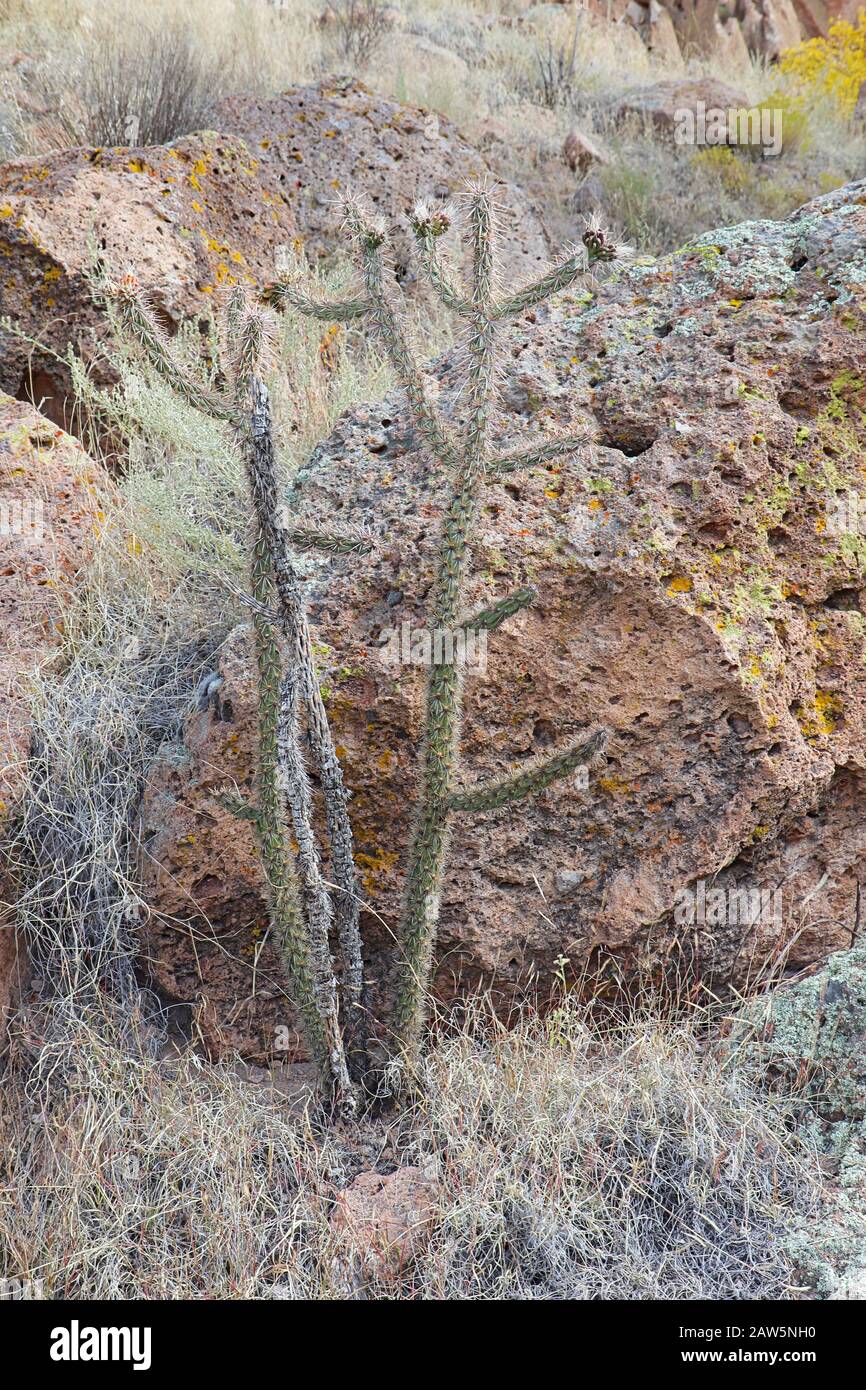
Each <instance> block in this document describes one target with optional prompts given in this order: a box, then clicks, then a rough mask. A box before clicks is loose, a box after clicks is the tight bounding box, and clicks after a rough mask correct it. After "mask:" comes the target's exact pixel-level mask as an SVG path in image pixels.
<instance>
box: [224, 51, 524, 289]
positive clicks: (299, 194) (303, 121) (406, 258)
mask: <svg viewBox="0 0 866 1390" xmlns="http://www.w3.org/2000/svg"><path fill="white" fill-rule="evenodd" d="M437 61H438V60H437ZM214 120H215V121H216V123H217V124H218V126H219V128H220V129H221V130H227V131H231V132H233V133H234V134H235V135H238V136H240V137H241V138H242V139H243V140H245V141H246V143H247V144H248V145H249V147H250V150H251V151H253V152H254V154H255V156H256V159H259V160H261V161H262V162H263V163H265V164H267V165H268V166H269V167H270V168H272V169H273V171H274V172H275V174H276V177H277V179H278V181H279V184H280V187H281V189H282V190H283V193H284V194H285V196H286V198H287V199H288V200H289V202H290V204H291V207H292V211H293V213H294V216H295V217H296V219H297V222H298V226H299V227H300V229H301V232H302V235H303V237H304V243H305V246H306V250H307V255H308V257H309V258H310V259H311V260H313V261H315V260H316V259H319V258H322V257H329V258H333V253H334V251H335V249H342V250H344V251H345V250H346V249H347V248H346V239H345V234H344V232H343V229H342V222H343V211H342V202H341V199H342V197H343V196H344V195H345V194H346V193H349V192H357V193H362V194H363V195H364V197H365V198H366V199H367V201H368V202H369V203H371V204H372V205H373V206H374V207H375V208H376V209H377V211H379V212H380V213H382V214H383V216H384V217H386V218H387V219H388V222H389V223H390V224H391V225H392V226H393V227H394V233H395V239H394V251H395V256H394V270H395V273H396V275H397V278H398V280H400V281H401V282H404V283H405V282H406V281H407V280H409V281H411V279H412V277H413V274H414V269H413V266H414V262H413V257H412V251H411V240H412V238H411V234H410V233H409V230H408V225H407V214H408V213H409V211H410V210H411V208H412V206H413V204H414V203H415V202H417V201H418V199H419V198H430V197H433V198H447V197H449V196H450V195H452V194H459V193H461V192H462V191H463V189H464V188H465V186H466V182H467V180H469V181H471V180H473V179H475V180H478V179H485V178H487V177H488V175H489V170H488V166H487V164H486V163H485V161H484V159H483V158H482V156H481V155H480V154H479V153H478V151H477V150H475V149H473V147H472V146H471V145H470V144H469V143H468V141H467V140H465V139H464V138H463V136H462V135H461V134H460V132H459V131H458V130H457V128H456V126H455V125H454V124H453V122H451V121H449V120H448V119H447V118H446V117H445V116H441V115H438V114H437V113H436V112H435V111H426V110H423V109H422V108H420V107H417V106H407V105H404V104H402V103H401V102H398V101H389V100H388V99H387V98H386V97H382V96H378V95H377V94H375V93H374V92H371V91H370V89H369V88H368V87H365V86H364V84H363V82H358V81H356V80H354V79H352V78H342V79H340V78H338V79H330V80H328V81H324V82H321V83H319V84H318V86H315V87H295V88H292V89H291V90H290V91H287V92H284V93H283V94H282V96H279V97H274V98H268V97H255V96H237V97H229V98H228V99H227V100H225V101H223V102H220V104H219V105H218V106H217V107H216V110H215V112H214ZM498 192H499V199H500V202H501V204H502V209H503V213H504V217H505V235H504V238H503V242H504V244H503V267H504V269H505V271H506V273H508V274H509V275H512V276H516V277H518V278H519V277H523V278H527V277H529V276H531V275H534V274H537V273H538V271H539V270H540V269H541V268H542V266H543V265H544V264H545V263H546V261H547V258H548V255H549V247H548V244H547V241H546V238H545V235H544V229H543V227H542V224H541V220H540V218H539V216H538V214H537V213H536V212H535V211H534V209H533V208H532V206H531V205H530V203H529V202H528V200H527V198H526V195H525V194H524V193H522V192H521V191H520V190H519V189H518V188H516V187H515V186H514V185H513V184H509V183H501V184H500V185H499V189H498Z"/></svg>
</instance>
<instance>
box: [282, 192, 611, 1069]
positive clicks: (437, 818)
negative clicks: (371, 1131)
mask: <svg viewBox="0 0 866 1390" xmlns="http://www.w3.org/2000/svg"><path fill="white" fill-rule="evenodd" d="M467 203H468V216H467V235H468V241H469V249H470V252H471V263H472V270H471V283H470V285H469V286H468V287H466V288H464V287H463V285H462V284H460V282H459V280H458V279H457V277H456V276H455V275H454V273H453V272H452V271H451V269H450V268H449V267H448V266H447V265H446V264H445V263H444V262H443V261H442V260H441V258H440V256H439V249H438V245H439V241H440V239H441V237H442V236H444V235H445V234H446V233H447V232H448V230H449V228H450V226H451V222H452V214H451V210H450V209H449V208H433V207H430V206H429V205H428V204H426V203H419V204H418V205H417V207H416V208H415V210H414V213H413V215H412V218H411V225H412V230H413V232H414V234H415V239H416V242H417V247H418V256H419V260H420V263H421V267H422V269H423V271H424V273H425V275H426V277H427V279H428V280H429V282H430V284H431V286H432V288H433V290H434V291H435V292H436V294H437V295H438V296H439V298H440V299H441V300H442V302H443V303H444V304H445V305H446V307H447V308H449V309H451V310H452V311H453V312H455V313H456V314H458V315H459V316H460V317H461V318H462V319H463V320H464V321H465V323H466V326H467V329H468V372H467V407H468V422H467V425H466V427H465V430H464V431H463V433H462V435H458V434H457V433H456V432H455V431H454V430H453V429H452V428H451V426H450V425H449V424H448V423H447V422H446V421H445V419H444V418H442V417H441V415H440V414H439V411H438V410H437V408H436V406H435V405H434V403H433V401H432V400H431V398H430V395H429V393H428V391H427V389H426V387H425V383H424V378H423V375H422V373H421V371H420V370H419V368H418V366H417V364H416V362H415V360H414V357H413V354H412V351H411V349H410V346H409V343H408V341H407V337H406V334H405V332H404V330H403V328H402V326H401V323H400V321H399V318H398V316H397V314H396V312H395V310H394V307H393V305H392V302H391V298H390V295H389V293H388V290H387V289H386V285H385V278H384V266H383V249H384V248H385V246H386V241H387V236H386V229H385V226H384V223H383V222H382V221H381V219H379V218H375V217H370V216H368V215H367V214H366V213H365V212H364V210H363V209H362V208H361V207H360V205H359V204H358V203H357V202H354V201H350V202H349V203H348V204H347V208H346V224H347V227H348V229H349V231H350V232H351V234H352V236H353V238H354V240H355V242H356V244H357V246H358V248H359V254H360V261H361V267H362V270H363V278H364V287H363V289H362V290H359V291H358V293H357V294H356V295H355V296H353V297H351V298H349V299H346V300H343V301H340V302H338V303H318V302H316V301H315V300H313V299H311V298H310V297H309V296H308V295H307V294H305V293H304V292H303V290H302V288H301V284H300V276H299V275H298V274H294V275H293V274H291V273H289V274H286V275H285V276H283V277H282V278H281V279H280V280H279V281H278V282H277V283H276V284H275V285H274V286H272V288H271V291H270V298H271V300H272V302H274V303H276V304H278V305H280V304H290V305H293V306H294V307H295V308H296V309H299V310H300V311H301V312H302V313H304V314H308V315H311V316H314V317H316V318H319V319H323V320H326V321H340V322H345V321H348V320H360V319H368V320H369V321H370V322H371V323H372V324H373V325H374V327H375V329H376V330H377V332H378V334H379V336H380V338H381V340H382V342H383V344H384V346H385V348H386V350H387V353H388V355H389V357H390V359H391V362H392V363H393V365H394V368H395V370H396V372H397V375H398V378H399V380H400V384H401V386H402V387H403V389H404V391H405V393H406V396H407V400H408V403H409V408H410V410H411V413H412V416H413V418H414V422H415V425H416V428H417V431H418V434H419V436H420V438H421V440H422V442H423V444H424V446H425V447H426V449H427V450H428V451H429V453H430V454H431V455H432V457H433V458H434V459H435V461H436V462H438V463H440V464H442V465H443V466H444V467H445V469H446V470H447V471H448V472H449V474H450V477H451V494H450V497H449V500H448V503H447V505H446V508H445V515H444V519H443V523H442V535H441V542H440V549H439V561H438V567H437V574H436V579H435V583H434V587H433V596H432V601H431V606H430V612H429V626H430V628H431V629H432V630H439V631H444V632H454V631H456V630H458V629H464V630H472V629H476V630H478V629H484V630H486V631H489V632H492V631H495V629H496V628H498V627H499V626H500V625H501V623H503V622H504V621H505V620H506V619H507V618H508V617H509V616H510V615H511V614H513V613H515V612H517V611H518V610H519V609H521V608H525V607H526V606H527V605H528V604H530V603H531V602H532V600H533V598H534V593H533V591H532V590H529V589H521V590H518V591H517V592H516V593H513V594H510V595H507V596H505V597H504V598H502V599H501V600H500V601H499V602H498V603H496V604H494V605H493V606H492V607H490V608H487V609H485V610H484V611H483V612H481V613H478V614H475V615H474V616H473V617H468V618H467V617H464V616H463V604H464V589H465V579H466V574H467V566H468V560H469V555H470V550H471V545H472V539H473V532H474V529H475V525H476V519H477V515H478V510H479V503H480V498H481V496H482V493H483V491H484V489H485V488H486V487H487V486H489V485H490V484H492V483H495V482H496V481H497V480H498V479H500V478H501V477H503V476H505V475H510V474H512V473H515V472H519V471H522V470H527V469H530V468H532V467H534V466H537V465H538V464H540V463H543V462H545V461H546V460H548V459H553V458H556V457H560V456H564V455H567V454H570V453H573V452H575V450H577V449H579V448H580V447H581V445H583V444H585V443H586V442H587V438H586V437H585V436H583V435H580V436H573V437H569V438H560V439H555V440H552V441H550V442H548V443H544V444H542V445H540V446H539V447H537V448H532V449H529V450H527V451H526V452H523V453H518V454H513V455H498V456H497V455H494V454H493V453H492V451H491V448H490V442H489V434H490V425H491V417H492V412H493V408H494V403H495V400H496V386H495V380H496V366H497V359H496V339H497V333H498V331H499V329H500V327H501V326H502V325H503V324H505V323H506V322H507V321H508V320H509V319H514V318H516V317H517V316H519V315H520V314H522V313H523V312H524V311H525V310H527V309H529V308H531V307H532V306H533V305H536V304H538V303H540V302H541V301H543V300H545V299H548V298H549V297H550V296H551V295H552V294H555V293H557V292H558V291H561V290H564V289H566V288H567V287H568V286H569V285H571V284H573V283H574V282H575V281H576V280H577V279H578V278H579V277H580V276H582V275H583V274H585V273H586V272H587V271H588V270H589V269H590V267H591V266H592V265H593V264H594V263H598V262H605V261H611V260H614V259H615V258H617V257H618V256H620V255H622V254H623V253H624V252H625V250H626V248H621V247H616V246H614V245H613V244H612V243H611V242H610V241H609V239H608V238H607V236H606V235H605V233H604V232H603V231H602V229H601V228H600V227H599V226H598V225H597V224H595V223H593V224H591V225H590V226H589V227H588V228H587V230H586V232H585V233H584V235H583V239H582V242H581V244H580V245H579V246H577V247H576V248H574V249H572V250H570V251H569V252H568V253H567V254H565V255H564V256H563V257H562V258H561V259H560V260H559V261H557V262H556V263H555V264H554V265H553V266H552V267H551V269H550V270H549V271H548V272H547V273H546V274H544V275H542V276H541V277H540V278H539V279H538V280H536V281H534V282H533V283H531V284H528V285H526V286H524V287H523V288H521V289H518V290H516V291H515V292H513V293H511V294H504V295H503V294H500V292H499V290H498V287H497V282H496V255H495V225H494V224H495V213H494V207H493V203H492V199H491V195H490V193H489V192H488V191H487V190H486V189H485V188H476V189H473V190H471V191H470V192H469V194H468V197H467ZM461 703H462V691H461V672H460V666H459V663H458V661H457V660H456V659H455V658H454V655H453V652H452V653H447V652H445V651H444V650H443V652H442V653H441V658H440V657H439V656H437V658H436V659H434V661H433V664H432V665H431V668H430V674H429V681H428V689H427V702H426V736H425V746H424V757H423V770H422V775H421V785H420V791H419V798H418V808H417V817H416V823H415V830H414V835H413V840H412V845H411V849H410V855H409V864H408V872H407V881H406V894H405V903H404V909H403V915H402V920H401V924H400V934H399V947H400V958H399V961H398V963H397V976H396V982H395V990H394V1020H393V1030H392V1031H393V1035H394V1036H395V1037H396V1039H397V1042H398V1044H399V1054H398V1056H397V1058H396V1059H395V1061H396V1062H397V1065H398V1068H399V1067H402V1068H404V1069H405V1070H408V1071H411V1069H412V1067H413V1065H414V1062H415V1059H416V1055H417V1050H418V1047H419V1042H420V1036H421V1030H422V1026H423V1023H424V1018H425V1007H426V996H427V988H428V984H429V980H430V974H431V967H432V957H433V948H434V944H435V937H436V929H437V923H438V918H439V908H440V899H441V893H442V886H443V880H444V874H445V869H446V864H447V854H448V837H449V829H450V825H451V822H452V820H453V818H454V817H455V816H457V815H470V814H478V813H481V812H484V811H487V810H490V809H492V808H494V807H499V806H504V805H506V804H509V803H512V802H519V801H521V800H523V799H524V798H525V797H528V796H531V795H532V794H534V793H536V792H539V791H541V790H543V789H544V788H545V787H547V786H549V785H550V784H551V783H552V782H554V781H555V780H557V779H558V778H561V777H564V776H566V775H567V774H569V773H570V772H572V771H573V770H574V769H575V768H576V767H578V766H580V765H582V764H587V763H589V762H591V761H593V760H595V759H597V758H599V757H600V756H601V755H602V753H603V749H604V743H605V734H604V731H603V730H601V729H595V730H593V731H590V732H588V733H587V734H586V735H585V736H584V737H583V738H582V739H581V740H580V741H579V742H578V743H576V744H574V746H572V747H569V748H566V749H564V750H563V751H560V752H558V753H555V754H554V755H553V756H552V757H548V758H546V759H544V760H540V761H538V762H537V763H535V764H534V765H533V766H532V767H530V768H523V769H521V771H519V772H518V773H516V774H515V775H514V776H508V777H504V778H502V779H501V780H498V781H493V782H489V783H482V784H480V785H477V786H474V787H466V786H465V785H464V783H463V779H462V777H461V774H460V740H459V730H460V713H461Z"/></svg>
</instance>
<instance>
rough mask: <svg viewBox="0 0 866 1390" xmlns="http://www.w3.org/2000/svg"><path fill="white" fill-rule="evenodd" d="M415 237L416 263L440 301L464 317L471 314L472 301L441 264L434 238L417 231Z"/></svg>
mask: <svg viewBox="0 0 866 1390" xmlns="http://www.w3.org/2000/svg"><path fill="white" fill-rule="evenodd" d="M416 239H417V243H418V264H419V265H420V266H421V269H422V270H423V272H424V275H425V276H426V278H427V280H428V281H429V283H430V285H431V286H432V288H433V289H434V290H435V291H436V293H437V294H438V296H439V298H440V299H441V301H442V303H443V304H444V305H445V307H446V308H447V309H453V310H454V312H455V313H457V314H460V315H462V316H464V317H465V316H467V315H469V314H471V312H472V301H471V299H467V298H466V296H465V295H464V294H463V293H462V291H461V290H460V289H459V287H458V286H457V285H455V284H454V282H453V280H452V279H451V276H450V275H449V273H448V270H447V269H446V267H445V266H444V265H443V264H442V261H441V259H440V257H439V255H438V253H437V250H436V242H435V239H434V238H433V237H432V236H430V235H429V234H428V235H426V236H425V235H420V234H418V233H417V232H416Z"/></svg>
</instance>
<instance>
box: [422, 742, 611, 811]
mask: <svg viewBox="0 0 866 1390" xmlns="http://www.w3.org/2000/svg"><path fill="white" fill-rule="evenodd" d="M606 737H607V736H606V733H605V731H604V730H603V729H597V730H596V731H595V732H594V733H592V734H590V736H589V737H588V738H586V737H584V738H582V739H581V740H580V741H579V742H578V743H575V744H574V745H573V746H572V747H571V748H565V749H562V750H560V751H559V752H558V753H553V754H551V756H550V757H548V758H543V759H540V760H539V761H537V762H534V763H532V764H531V765H530V766H529V767H525V768H521V770H520V771H519V772H516V773H514V774H512V775H511V776H509V777H503V778H500V779H498V780H496V781H490V782H482V783H480V784H479V785H478V786H475V787H467V788H466V789H465V790H462V791H455V792H452V793H451V795H450V796H449V798H448V808H449V810H450V811H463V812H465V813H467V814H469V815H477V814H478V813H479V812H481V811H495V810H497V809H498V808H499V807H501V806H507V805H509V804H510V803H511V802H513V801H524V800H525V799H526V798H527V797H530V796H537V794H538V793H539V792H543V791H544V790H545V788H546V787H549V786H551V785H552V784H553V783H554V782H558V781H560V780H561V779H562V778H563V777H568V776H569V775H570V774H571V773H572V772H574V771H575V769H576V768H578V767H587V766H589V765H591V764H592V763H594V762H595V761H596V760H597V759H598V758H599V757H600V756H601V755H602V753H603V752H604V747H605V742H606Z"/></svg>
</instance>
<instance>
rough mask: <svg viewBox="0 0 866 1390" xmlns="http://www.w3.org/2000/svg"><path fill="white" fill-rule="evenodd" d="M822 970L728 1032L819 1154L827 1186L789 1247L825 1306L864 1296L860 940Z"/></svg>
mask: <svg viewBox="0 0 866 1390" xmlns="http://www.w3.org/2000/svg"><path fill="white" fill-rule="evenodd" d="M859 921H860V916H859V912H858V913H857V916H856V920H855V921H854V922H853V923H852V928H851V937H852V938H854V945H853V947H852V948H851V949H850V950H847V951H838V952H836V953H835V954H834V955H832V956H831V957H830V959H829V960H828V961H827V962H826V964H825V965H824V967H823V969H821V970H818V971H816V972H815V973H814V974H810V975H808V976H807V977H806V978H805V979H800V980H797V981H796V982H792V983H789V984H787V985H785V986H784V987H782V988H779V989H776V990H773V991H771V992H770V993H769V994H767V995H766V996H764V997H763V998H760V999H758V1000H755V1001H754V1002H752V1003H751V1004H749V1005H747V1006H746V1007H745V1008H744V1010H743V1011H742V1013H741V1014H740V1016H739V1017H738V1019H737V1020H736V1023H735V1025H734V1026H733V1028H732V1030H731V1037H730V1042H729V1043H727V1044H726V1046H727V1047H729V1049H730V1057H731V1060H732V1061H733V1063H734V1064H735V1065H736V1066H737V1067H739V1068H740V1069H741V1070H743V1071H745V1072H746V1073H747V1074H748V1075H749V1076H750V1077H751V1078H753V1079H754V1080H756V1081H757V1082H758V1083H759V1084H760V1085H762V1086H764V1087H766V1088H767V1089H768V1090H770V1091H772V1092H774V1093H776V1094H777V1095H781V1096H783V1097H784V1098H785V1103H786V1104H787V1105H788V1106H789V1107H791V1108H792V1111H793V1114H794V1115H795V1116H796V1117H797V1120H798V1122H799V1124H800V1126H801V1127H802V1129H803V1130H804V1132H805V1134H806V1135H807V1136H808V1138H809V1139H810V1140H811V1141H812V1142H814V1143H815V1144H816V1145H817V1148H818V1149H819V1151H820V1153H821V1164H822V1167H823V1172H824V1175H825V1184H824V1188H823V1192H822V1197H821V1203H820V1206H819V1207H818V1209H817V1212H816V1214H815V1215H814V1216H813V1218H812V1220H811V1222H810V1223H809V1225H808V1226H807V1227H806V1228H805V1229H803V1230H799V1229H797V1230H795V1231H794V1232H793V1233H792V1236H791V1248H792V1250H793V1253H794V1254H795V1255H796V1257H797V1259H798V1261H799V1263H800V1265H801V1267H802V1269H803V1271H804V1274H805V1276H806V1277H807V1278H808V1279H810V1280H811V1281H812V1282H813V1283H814V1284H815V1286H816V1288H817V1289H818V1291H819V1292H820V1293H823V1294H825V1295H827V1296H829V1297H831V1298H838V1299H861V1298H863V1297H864V1296H866V940H864V939H862V938H858V937H857V936H856V930H857V926H858V924H859Z"/></svg>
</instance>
